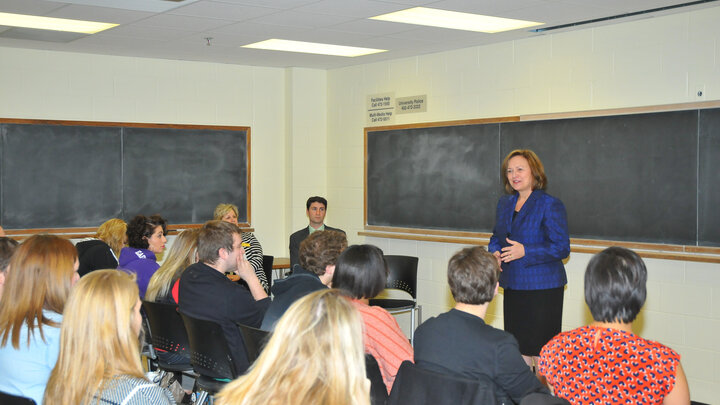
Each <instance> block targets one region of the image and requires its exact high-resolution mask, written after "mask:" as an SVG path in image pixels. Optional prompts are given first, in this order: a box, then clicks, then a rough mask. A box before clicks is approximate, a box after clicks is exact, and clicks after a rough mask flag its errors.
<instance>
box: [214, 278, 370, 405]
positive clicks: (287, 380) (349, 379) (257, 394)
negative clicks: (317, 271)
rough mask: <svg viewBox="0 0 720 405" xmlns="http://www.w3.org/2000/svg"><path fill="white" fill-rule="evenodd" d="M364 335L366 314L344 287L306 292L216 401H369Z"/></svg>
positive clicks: (353, 404)
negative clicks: (359, 311) (255, 355)
mask: <svg viewBox="0 0 720 405" xmlns="http://www.w3.org/2000/svg"><path fill="white" fill-rule="evenodd" d="M362 339H363V337H362V319H361V318H360V315H359V314H358V313H357V311H356V310H355V308H354V307H353V306H352V304H351V303H350V301H349V299H348V298H347V297H345V296H344V295H343V293H342V292H340V290H321V291H317V292H314V293H312V294H309V295H306V296H305V297H303V298H301V299H299V300H298V301H296V302H295V303H294V304H293V305H291V306H290V308H289V309H288V310H287V312H285V315H283V317H282V318H280V321H279V322H278V324H277V326H276V327H275V331H274V332H273V334H272V336H271V338H270V341H269V342H268V344H267V346H266V347H265V348H264V349H263V351H262V353H261V354H260V357H259V358H258V359H257V361H256V362H255V363H254V364H253V365H252V366H251V367H250V369H249V370H248V373H247V374H245V375H244V376H242V377H240V378H238V379H236V380H235V381H233V382H231V383H229V384H228V385H226V386H225V388H223V390H222V391H221V392H220V393H219V394H218V395H217V396H216V399H217V404H218V405H231V404H232V405H235V404H238V405H250V404H268V405H272V404H316V405H330V404H333V405H336V404H348V405H369V404H370V393H369V383H368V382H367V378H366V376H365V354H364V351H363V341H362ZM267 387H272V389H268V388H267Z"/></svg>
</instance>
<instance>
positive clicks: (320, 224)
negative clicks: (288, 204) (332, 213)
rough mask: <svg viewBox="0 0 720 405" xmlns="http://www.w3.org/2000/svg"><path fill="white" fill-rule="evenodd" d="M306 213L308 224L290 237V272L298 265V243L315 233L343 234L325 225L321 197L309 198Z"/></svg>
mask: <svg viewBox="0 0 720 405" xmlns="http://www.w3.org/2000/svg"><path fill="white" fill-rule="evenodd" d="M305 208H306V213H307V216H308V219H309V220H310V224H309V225H308V226H307V227H305V228H303V229H300V230H299V231H297V232H295V233H293V234H292V235H290V270H291V271H294V267H295V265H297V264H300V255H299V252H300V242H302V241H303V240H305V238H307V237H308V236H310V234H312V233H313V232H315V231H338V232H342V233H345V232H344V231H343V230H342V229H337V228H333V227H331V226H328V225H325V214H326V212H327V200H326V199H324V198H322V197H317V196H315V197H310V198H308V200H307V202H306V203H305Z"/></svg>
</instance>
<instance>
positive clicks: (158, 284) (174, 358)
mask: <svg viewBox="0 0 720 405" xmlns="http://www.w3.org/2000/svg"><path fill="white" fill-rule="evenodd" d="M199 232H200V229H186V230H184V231H182V232H180V233H179V234H178V236H177V237H176V238H175V240H174V241H173V243H172V246H170V250H169V251H168V253H167V256H166V257H165V260H164V261H163V264H162V266H160V268H159V269H158V271H156V272H155V274H153V276H152V277H151V278H150V283H149V284H148V288H147V292H146V293H145V300H146V301H152V302H160V303H163V304H173V305H177V303H178V290H179V286H180V283H179V281H180V276H181V275H182V273H183V272H184V271H185V269H187V268H188V267H189V266H190V265H191V264H193V263H196V262H197V240H198V234H199ZM155 352H156V354H157V356H158V358H159V359H160V360H162V361H164V362H166V363H168V364H173V365H179V364H187V365H188V366H189V365H190V357H189V354H188V355H184V354H180V353H168V352H165V351H163V350H160V349H158V348H155ZM175 379H176V380H177V381H178V382H179V383H180V384H181V385H182V388H183V390H184V391H185V393H186V394H190V393H191V392H192V389H193V385H194V383H195V379H193V378H189V377H188V376H186V375H183V374H182V373H180V372H178V373H175Z"/></svg>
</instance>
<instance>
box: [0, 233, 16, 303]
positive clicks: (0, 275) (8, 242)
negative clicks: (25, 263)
mask: <svg viewBox="0 0 720 405" xmlns="http://www.w3.org/2000/svg"><path fill="white" fill-rule="evenodd" d="M0 229H2V228H0ZM17 245H18V243H17V241H16V240H15V239H11V238H8V237H6V236H0V298H2V292H3V285H4V284H5V273H7V268H8V264H10V258H12V255H13V253H14V252H15V249H16V248H17Z"/></svg>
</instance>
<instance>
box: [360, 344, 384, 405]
mask: <svg viewBox="0 0 720 405" xmlns="http://www.w3.org/2000/svg"><path fill="white" fill-rule="evenodd" d="M365 375H366V376H367V378H368V380H370V404H371V405H385V403H386V402H387V399H388V392H387V386H386V385H385V381H384V380H383V378H382V374H381V373H380V366H378V362H377V360H375V357H373V355H372V354H370V353H365Z"/></svg>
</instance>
